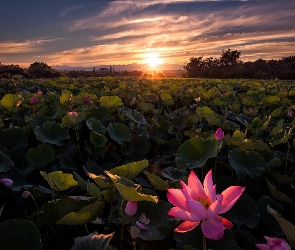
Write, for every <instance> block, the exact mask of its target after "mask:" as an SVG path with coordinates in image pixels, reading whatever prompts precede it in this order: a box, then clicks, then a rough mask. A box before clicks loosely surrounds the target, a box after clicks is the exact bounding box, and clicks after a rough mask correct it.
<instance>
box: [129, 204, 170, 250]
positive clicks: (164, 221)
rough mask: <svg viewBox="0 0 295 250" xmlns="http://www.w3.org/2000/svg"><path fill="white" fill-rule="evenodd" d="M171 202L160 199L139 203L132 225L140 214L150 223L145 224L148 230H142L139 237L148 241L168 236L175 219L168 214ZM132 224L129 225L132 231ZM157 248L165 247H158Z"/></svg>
mask: <svg viewBox="0 0 295 250" xmlns="http://www.w3.org/2000/svg"><path fill="white" fill-rule="evenodd" d="M170 208H171V204H169V203H168V202H166V201H162V200H159V202H158V203H153V202H147V201H142V202H139V203H138V208H137V211H136V214H135V215H134V216H132V217H131V218H130V219H131V222H132V225H135V223H136V221H137V220H138V218H139V217H140V216H145V217H146V218H147V219H148V220H149V224H148V225H145V226H146V227H147V228H148V230H146V231H143V230H141V231H140V232H139V234H138V237H139V238H141V239H143V240H146V241H157V240H162V239H164V238H165V237H167V236H168V235H169V234H170V232H171V229H172V226H173V221H174V219H173V218H172V217H171V216H169V215H168V211H169V210H170ZM130 228H131V226H129V227H128V230H129V231H130ZM157 249H165V247H164V248H158V247H157Z"/></svg>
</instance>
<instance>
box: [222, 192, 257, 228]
mask: <svg viewBox="0 0 295 250" xmlns="http://www.w3.org/2000/svg"><path fill="white" fill-rule="evenodd" d="M224 217H225V218H226V219H228V220H230V221H233V222H235V223H236V224H237V225H238V226H241V225H243V224H246V225H247V226H248V227H249V228H255V227H256V226H257V225H258V223H259V219H260V213H259V209H258V205H257V203H256V202H255V201H254V200H253V199H252V198H251V197H250V196H249V195H247V194H245V193H244V194H243V195H242V196H241V197H240V198H239V199H238V201H237V202H236V204H235V205H234V206H233V207H232V208H231V209H230V210H229V211H228V212H227V213H225V214H224Z"/></svg>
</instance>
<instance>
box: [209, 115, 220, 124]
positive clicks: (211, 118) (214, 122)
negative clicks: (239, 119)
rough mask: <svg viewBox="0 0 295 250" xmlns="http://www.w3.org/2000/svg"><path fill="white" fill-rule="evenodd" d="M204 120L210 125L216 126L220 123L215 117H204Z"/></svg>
mask: <svg viewBox="0 0 295 250" xmlns="http://www.w3.org/2000/svg"><path fill="white" fill-rule="evenodd" d="M205 118H206V120H207V122H208V123H209V124H210V125H215V126H218V125H220V123H221V122H220V119H219V118H218V117H216V115H205Z"/></svg>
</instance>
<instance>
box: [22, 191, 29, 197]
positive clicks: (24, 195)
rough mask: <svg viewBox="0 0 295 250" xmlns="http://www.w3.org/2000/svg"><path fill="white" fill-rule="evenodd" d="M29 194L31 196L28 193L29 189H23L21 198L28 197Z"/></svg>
mask: <svg viewBox="0 0 295 250" xmlns="http://www.w3.org/2000/svg"><path fill="white" fill-rule="evenodd" d="M30 196H31V193H30V192H29V191H27V190H25V191H23V193H22V197H23V198H25V199H27V198H29V197H30Z"/></svg>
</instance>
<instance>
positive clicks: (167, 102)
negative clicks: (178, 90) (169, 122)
mask: <svg viewBox="0 0 295 250" xmlns="http://www.w3.org/2000/svg"><path fill="white" fill-rule="evenodd" d="M160 97H161V99H162V101H163V103H164V104H165V105H166V106H170V105H172V104H173V99H172V97H171V95H169V94H168V93H162V94H161V95H160Z"/></svg>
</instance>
